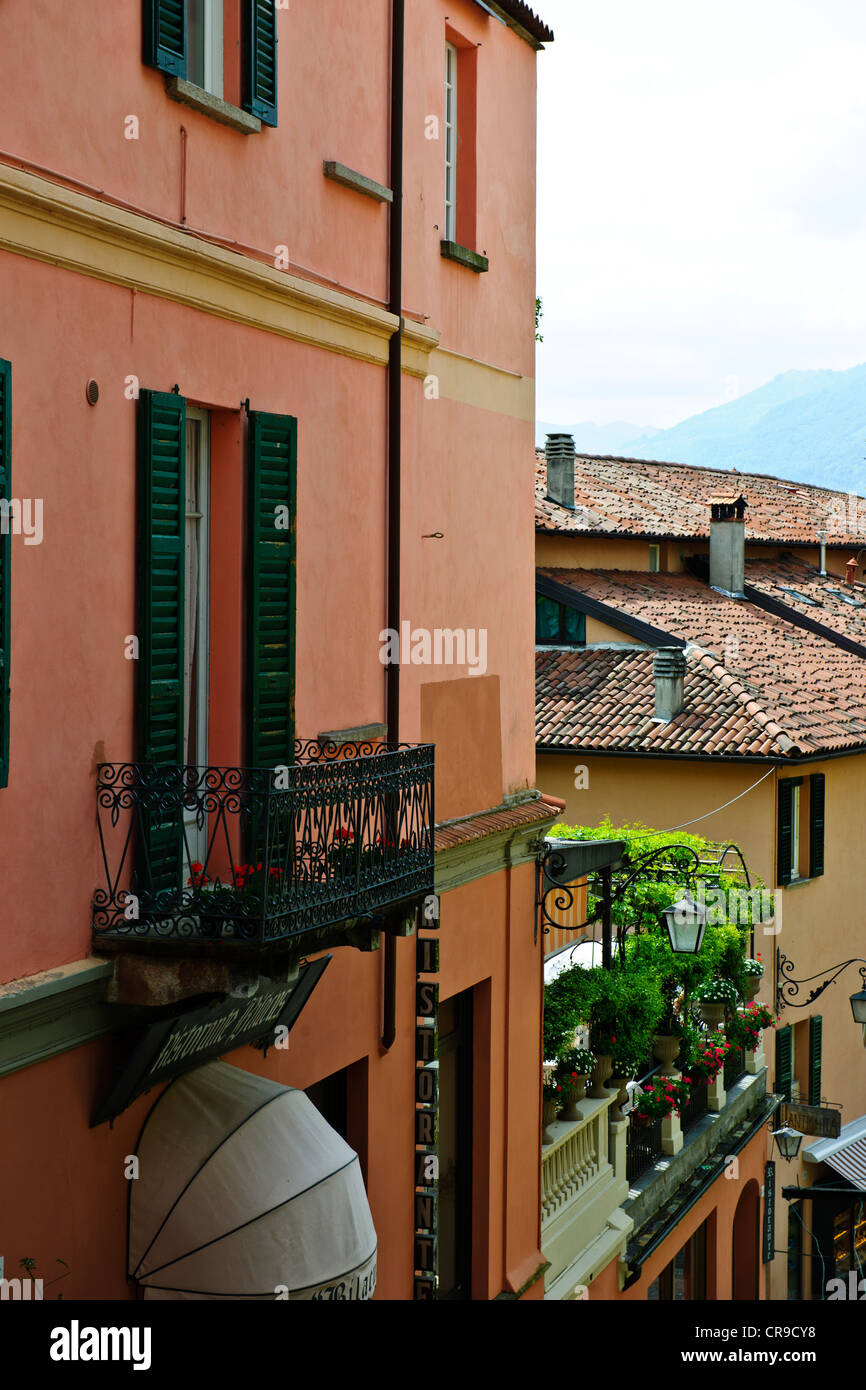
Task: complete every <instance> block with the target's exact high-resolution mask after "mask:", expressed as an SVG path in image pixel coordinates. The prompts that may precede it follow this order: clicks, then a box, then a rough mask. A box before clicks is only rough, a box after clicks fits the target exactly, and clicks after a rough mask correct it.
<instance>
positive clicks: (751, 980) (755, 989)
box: [743, 975, 763, 1000]
mask: <svg viewBox="0 0 866 1390" xmlns="http://www.w3.org/2000/svg"><path fill="white" fill-rule="evenodd" d="M762 982H763V976H761V975H747V976H746V985H745V989H744V990H743V995H744V998H746V999H747V1000H748V999H757V997H758V995H759V994H760V992H761V984H762Z"/></svg>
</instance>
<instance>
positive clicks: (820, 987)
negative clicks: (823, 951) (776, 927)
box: [776, 947, 866, 1016]
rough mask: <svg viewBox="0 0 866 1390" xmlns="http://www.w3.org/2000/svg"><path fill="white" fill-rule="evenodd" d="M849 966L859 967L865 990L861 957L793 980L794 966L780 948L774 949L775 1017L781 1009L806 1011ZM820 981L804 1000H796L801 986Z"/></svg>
mask: <svg viewBox="0 0 866 1390" xmlns="http://www.w3.org/2000/svg"><path fill="white" fill-rule="evenodd" d="M849 965H859V967H860V980H861V982H862V983H861V988H862V989H864V990H866V960H864V959H863V957H862V956H852V957H851V959H850V960H843V961H840V962H839V964H838V965H831V966H830V967H829V968H828V969H827V970H819V971H818V973H817V974H816V975H807V976H806V977H805V978H804V979H802V980H798V979H795V978H794V971H795V970H796V968H797V967H796V965H795V964H794V962H793V961H792V960H791V958H790V956H786V955H785V954H784V952H783V951H782V950H781V949H780V948H778V947H777V948H776V1014H777V1016H778V1015H779V1014H780V1013H781V1012H782V1010H783V1009H785V1008H788V1009H806V1008H808V1007H809V1005H810V1004H811V1003H813V1002H814V1000H816V999H817V998H819V996H820V995H822V994H823V993H824V990H825V989H826V988H827V987H828V985H832V984H833V983H834V981H835V980H837V979H838V978H839V976H840V975H841V974H842V971H843V970H847V969H848V966H849ZM815 980H820V982H821V983H820V984H817V985H813V988H812V989H810V990H809V992H808V994H807V995H806V997H805V999H802V1000H800V1001H799V1002H795V1001H797V1000H798V996H799V994H800V988H801V986H802V987H803V988H804V989H805V987H806V986H807V985H812V984H813V981H815Z"/></svg>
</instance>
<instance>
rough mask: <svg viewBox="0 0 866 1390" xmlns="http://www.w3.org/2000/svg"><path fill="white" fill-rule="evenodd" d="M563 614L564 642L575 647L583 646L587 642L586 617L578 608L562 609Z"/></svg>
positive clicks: (563, 607)
mask: <svg viewBox="0 0 866 1390" xmlns="http://www.w3.org/2000/svg"><path fill="white" fill-rule="evenodd" d="M560 612H561V614H562V628H561V630H562V640H563V641H564V642H568V643H570V644H572V645H574V646H582V645H583V643H584V642H585V641H586V615H585V614H584V613H578V611H577V609H576V608H566V607H565V606H564V605H563V606H562V607H561V608H560Z"/></svg>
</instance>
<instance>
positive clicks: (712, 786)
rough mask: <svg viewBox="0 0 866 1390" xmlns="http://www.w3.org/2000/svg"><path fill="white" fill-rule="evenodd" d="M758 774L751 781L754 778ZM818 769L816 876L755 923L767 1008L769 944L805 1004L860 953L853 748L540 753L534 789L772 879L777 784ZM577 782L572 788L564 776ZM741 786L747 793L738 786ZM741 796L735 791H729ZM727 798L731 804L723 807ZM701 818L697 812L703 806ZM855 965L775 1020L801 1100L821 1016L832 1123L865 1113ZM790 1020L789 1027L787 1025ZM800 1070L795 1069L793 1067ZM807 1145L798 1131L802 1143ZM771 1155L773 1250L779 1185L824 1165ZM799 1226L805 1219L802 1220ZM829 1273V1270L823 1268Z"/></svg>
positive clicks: (781, 1243) (574, 816) (770, 1062)
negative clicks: (834, 754) (821, 780)
mask: <svg viewBox="0 0 866 1390" xmlns="http://www.w3.org/2000/svg"><path fill="white" fill-rule="evenodd" d="M768 771H769V773H770V775H769V776H766V777H765V780H763V781H761V782H760V784H759V785H757V786H754V787H753V784H754V783H757V782H758V779H759V778H762V777H764V776H765V774H766V773H767V772H768ZM816 772H823V773H824V775H825V777H826V783H825V838H824V863H825V868H824V873H823V874H822V875H821V876H820V877H817V878H814V879H810V880H808V881H806V882H803V883H799V884H796V885H791V886H789V887H785V888H781V889H779V891H778V893H777V894H776V899H775V902H776V918H775V921H774V922H773V923H772V924H771V926H770V927H769V928H767V929H764V930H762V929H761V928H760V927H759V928H758V933H757V935H756V941H755V949H756V951H758V952H760V953H761V956H762V958H763V961H764V966H765V974H764V980H763V987H762V990H761V993H760V996H759V998H760V1000H761V1001H762V1002H764V1003H766V1004H768V1005H769V1006H770V1007H771V1008H773V1007H774V1006H775V986H776V951H777V949H779V950H780V951H782V952H783V953H784V954H785V955H786V956H788V957H789V959H791V960H792V961H793V962H794V966H795V968H794V970H793V975H794V977H795V978H796V979H799V980H805V979H806V978H807V977H808V976H810V975H816V976H817V977H818V978H817V980H815V981H814V982H813V983H812V984H811V985H806V986H805V987H803V988H801V990H800V994H799V996H798V1002H801V1003H803V1004H805V1001H806V998H807V996H808V993H809V991H810V989H811V988H814V987H818V986H820V984H821V983H822V982H823V980H824V979H825V978H826V977H827V974H828V973H829V972H830V968H831V967H832V966H834V965H836V964H838V963H840V962H841V961H844V960H847V959H850V958H851V957H854V956H862V957H866V854H864V851H863V825H864V818H866V760H864V757H863V756H855V757H849V758H832V759H828V760H826V761H825V762H815V763H805V764H802V765H799V766H788V767H782V768H781V769H779V768H772V769H771V765H770V764H757V763H748V764H746V763H744V764H735V763H725V764H716V765H713V764H711V763H709V762H708V761H704V762H698V761H695V762H682V763H679V762H675V761H673V760H671V759H669V760H664V761H663V760H655V759H649V758H647V759H641V758H627V757H626V758H619V757H596V758H593V757H580V756H578V755H577V754H574V753H572V754H569V755H561V754H556V755H554V754H539V756H538V773H537V782H538V786H539V787H540V788H541V789H542V790H543V791H544V792H545V793H550V794H552V795H553V796H557V797H560V798H561V799H562V800H563V801H565V803H566V810H565V812H564V814H563V821H564V822H565V823H567V824H569V825H575V824H576V825H597V824H598V822H599V821H600V820H602V819H603V818H604V817H605V816H606V815H608V816H610V818H611V820H612V821H613V823H614V824H615V825H622V824H626V823H630V822H634V821H642V822H644V823H645V824H647V825H649V826H652V827H653V828H654V829H659V830H666V829H674V828H675V827H679V826H683V825H684V823H685V822H690V823H689V824H686V825H685V826H684V828H685V829H687V830H689V831H692V832H694V833H695V834H700V835H704V836H706V838H707V839H710V840H715V841H728V840H733V841H735V842H736V843H737V844H738V845H739V846H740V848H741V850H742V852H743V854H744V856H745V859H746V863H747V864H748V866H749V870H750V873H751V874H752V876H753V878H755V877H760V878H762V879H763V880H764V881H765V883H766V884H767V885H768V887H771V888H774V889H775V887H776V833H777V831H776V824H777V815H776V808H777V802H778V780H779V777H780V775H781V776H783V777H786V776H793V777H802V778H803V779H804V782H805V781H808V778H809V776H810V775H811V774H812V773H816ZM576 782H577V783H578V784H579V785H580V784H584V783H585V786H583V788H582V789H581V790H578V788H577V786H576V785H575V783H576ZM750 787H752V788H753V789H752V790H749V791H747V789H748V788H750ZM742 792H746V793H747V794H746V795H744V796H742V797H741V798H740V799H738V800H736V801H733V798H735V797H740V793H742ZM730 801H732V802H733V804H732V805H729V806H726V807H724V809H716V808H721V807H723V806H724V803H726V802H730ZM708 812H709V813H711V814H707V813H708ZM807 843H808V827H807V826H806V825H804V827H803V832H802V838H801V862H802V864H803V872H805V869H806V865H807V864H808V849H807ZM859 987H860V981H859V975H858V973H857V970H856V968H855V967H854V966H851V967H849V968H848V969H847V970H846V971H845V972H844V973H843V975H842V976H841V977H840V978H839V980H838V981H837V982H836V983H835V984H833V985H831V986H830V987H829V989H827V990H826V991H825V992H824V993H823V994H822V995H821V996H820V998H819V999H817V1000H815V1001H814V1002H813V1003H812V1004H810V1005H806V1007H803V1008H791V1007H785V1008H784V1009H782V1011H781V1014H780V1016H779V1019H778V1026H780V1027H784V1026H786V1025H788V1024H791V1025H793V1026H794V1028H795V1032H794V1042H795V1077H798V1079H799V1080H800V1082H801V1087H802V1092H801V1099H802V1101H803V1102H804V1103H805V1102H807V1101H808V1065H807V1057H808V1051H807V1043H808V1020H809V1017H810V1015H811V1014H813V1013H815V1014H820V1015H821V1017H822V1019H823V1047H822V1076H821V1096H822V1103H823V1104H825V1105H826V1104H828V1103H830V1102H833V1103H836V1104H841V1107H842V1116H841V1118H842V1124H847V1123H848V1122H849V1121H851V1120H854V1119H856V1118H857V1117H858V1116H861V1115H863V1114H866V1045H864V1037H863V1030H862V1029H861V1028H859V1027H858V1026H857V1025H856V1024H855V1023H854V1022H853V1019H852V1016H851V1009H850V1005H849V1002H848V998H849V995H851V994H852V993H853V992H854V991H855V990H856V989H859ZM797 1025H800V1027H799V1028H798V1027H797ZM764 1049H765V1054H766V1062H767V1068H768V1077H767V1081H768V1088H769V1089H772V1088H773V1084H774V1082H775V1034H774V1033H773V1031H772V1030H767V1031H766V1032H765V1034H764ZM798 1073H799V1075H798ZM815 1142H817V1141H816V1138H815V1136H809V1135H807V1136H806V1138H805V1139H804V1141H803V1148H804V1149H805V1148H807V1147H808V1146H809V1145H810V1144H813V1143H815ZM766 1157H767V1158H771V1157H772V1158H773V1160H774V1161H775V1163H776V1187H777V1192H776V1213H777V1229H776V1249H777V1250H783V1249H784V1247H785V1245H786V1243H787V1230H788V1203H787V1202H786V1201H785V1200H784V1198H783V1197H782V1195H781V1188H782V1186H783V1185H788V1184H796V1183H800V1184H803V1185H808V1184H809V1183H811V1182H813V1181H816V1180H819V1179H820V1178H822V1177H823V1178H826V1176H827V1171H826V1170H825V1169H823V1168H817V1167H816V1165H814V1164H806V1163H805V1162H804V1160H803V1158H802V1156H801V1157H800V1158H799V1159H798V1160H797V1161H796V1162H795V1163H786V1162H784V1161H783V1160H782V1159H781V1158H780V1156H779V1154H778V1151H771V1147H770V1137H769V1133H768V1135H767V1154H766ZM806 1220H807V1222H808V1215H807V1217H806ZM761 1277H762V1280H764V1281H765V1287H766V1290H767V1295H768V1296H769V1297H770V1298H772V1299H777V1300H784V1299H785V1298H786V1296H787V1272H786V1262H785V1258H784V1256H783V1255H778V1254H777V1255H776V1257H775V1259H774V1260H773V1261H772V1262H771V1263H770V1265H769V1266H768V1267H765V1268H764V1269H763V1270H762V1276H761ZM828 1277H829V1275H828Z"/></svg>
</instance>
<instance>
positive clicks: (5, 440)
mask: <svg viewBox="0 0 866 1390" xmlns="http://www.w3.org/2000/svg"><path fill="white" fill-rule="evenodd" d="M11 475H12V365H11V363H9V362H5V361H3V360H2V359H0V500H2V501H5V502H9V501H10V499H11V496H12V491H11V487H12V480H11ZM4 521H5V525H3V524H2V523H3V522H4ZM11 548H12V537H11V526H10V519H9V514H8V511H6V510H5V509H0V787H5V786H6V785H7V784H8V781H9V649H10V640H11V636H10V628H9V620H10V613H11V610H10V606H9V582H10V570H11V564H10V559H11Z"/></svg>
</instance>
